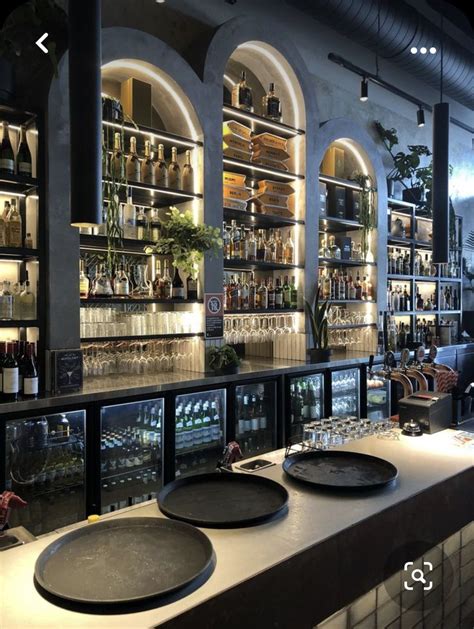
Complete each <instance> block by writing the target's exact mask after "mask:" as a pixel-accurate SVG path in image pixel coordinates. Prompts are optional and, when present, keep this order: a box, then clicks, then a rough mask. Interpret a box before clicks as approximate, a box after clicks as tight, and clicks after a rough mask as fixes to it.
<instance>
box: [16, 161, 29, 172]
mask: <svg viewBox="0 0 474 629" xmlns="http://www.w3.org/2000/svg"><path fill="white" fill-rule="evenodd" d="M18 173H19V174H20V175H31V164H30V163H29V162H18Z"/></svg>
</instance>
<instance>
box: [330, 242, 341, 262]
mask: <svg viewBox="0 0 474 629" xmlns="http://www.w3.org/2000/svg"><path fill="white" fill-rule="evenodd" d="M329 252H330V254H331V255H330V257H331V258H334V259H336V260H340V259H341V250H340V249H339V247H338V246H337V245H336V237H335V236H329Z"/></svg>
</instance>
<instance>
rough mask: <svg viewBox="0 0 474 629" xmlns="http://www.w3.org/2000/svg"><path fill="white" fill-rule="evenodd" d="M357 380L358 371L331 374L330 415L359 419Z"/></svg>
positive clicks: (358, 385) (345, 370)
mask: <svg viewBox="0 0 474 629" xmlns="http://www.w3.org/2000/svg"><path fill="white" fill-rule="evenodd" d="M359 380H360V371H359V369H342V370H341V371H332V372H331V392H332V393H331V394H332V415H335V416H337V417H347V416H349V415H353V416H355V417H360V382H359Z"/></svg>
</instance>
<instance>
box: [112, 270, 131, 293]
mask: <svg viewBox="0 0 474 629" xmlns="http://www.w3.org/2000/svg"><path fill="white" fill-rule="evenodd" d="M114 294H115V295H117V296H118V297H128V296H129V295H130V280H129V278H128V275H127V273H126V272H125V267H124V265H123V263H121V264H119V268H118V271H117V273H116V275H115V279H114Z"/></svg>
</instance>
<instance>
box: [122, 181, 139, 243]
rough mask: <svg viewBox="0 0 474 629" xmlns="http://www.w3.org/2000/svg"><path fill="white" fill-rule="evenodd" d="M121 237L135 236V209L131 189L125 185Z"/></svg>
mask: <svg viewBox="0 0 474 629" xmlns="http://www.w3.org/2000/svg"><path fill="white" fill-rule="evenodd" d="M123 237H124V238H131V239H135V240H136V238H137V221H136V211H135V206H134V205H133V200H132V189H131V187H130V186H128V187H127V202H126V203H125V204H124V206H123Z"/></svg>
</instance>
